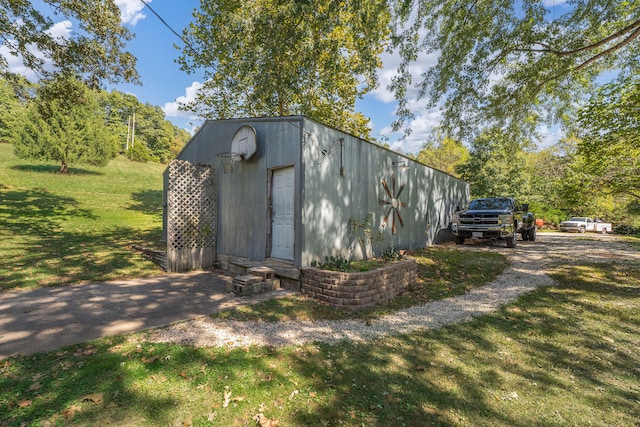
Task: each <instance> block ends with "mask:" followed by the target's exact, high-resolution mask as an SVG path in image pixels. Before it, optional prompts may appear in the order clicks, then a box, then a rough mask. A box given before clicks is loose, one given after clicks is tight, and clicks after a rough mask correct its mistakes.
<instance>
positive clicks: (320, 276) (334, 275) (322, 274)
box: [301, 258, 418, 310]
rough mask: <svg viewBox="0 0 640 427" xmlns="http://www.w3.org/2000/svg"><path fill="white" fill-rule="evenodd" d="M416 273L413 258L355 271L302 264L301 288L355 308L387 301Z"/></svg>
mask: <svg viewBox="0 0 640 427" xmlns="http://www.w3.org/2000/svg"><path fill="white" fill-rule="evenodd" d="M417 275H418V265H417V263H416V260H415V259H414V258H407V259H405V260H403V261H399V262H396V263H393V264H389V265H387V266H384V267H380V268H377V269H375V270H370V271H363V272H359V273H342V272H339V271H329V270H320V269H318V268H305V269H303V270H302V281H301V291H302V293H303V294H305V295H308V296H310V297H312V298H316V299H318V300H320V301H324V302H326V303H329V304H330V305H333V306H335V307H343V308H348V309H353V310H358V309H362V308H366V307H372V306H375V305H381V304H385V303H387V302H389V301H391V300H392V299H393V298H394V297H395V296H397V295H398V294H399V293H400V292H402V291H403V290H404V289H405V288H406V287H407V286H409V283H411V282H412V281H414V280H415V279H416V277H417Z"/></svg>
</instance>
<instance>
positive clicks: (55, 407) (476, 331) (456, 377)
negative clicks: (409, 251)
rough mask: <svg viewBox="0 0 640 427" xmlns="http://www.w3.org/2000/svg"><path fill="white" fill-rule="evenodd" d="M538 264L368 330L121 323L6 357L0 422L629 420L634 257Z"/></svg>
mask: <svg viewBox="0 0 640 427" xmlns="http://www.w3.org/2000/svg"><path fill="white" fill-rule="evenodd" d="M434 251H436V252H437V250H434ZM454 252H455V250H454ZM466 256H467V257H468V256H469V253H468V252H467V253H466ZM445 277H446V276H445ZM553 277H554V279H555V280H556V281H557V283H558V285H557V286H554V287H550V288H544V289H540V290H538V291H535V292H533V293H530V294H527V295H525V296H524V297H522V298H520V299H519V300H517V301H516V302H514V303H512V304H509V305H507V306H505V307H504V308H503V309H502V310H500V311H498V312H496V313H494V314H491V315H487V316H483V317H479V318H476V319H474V320H471V321H468V322H464V323H461V324H458V325H452V326H448V327H444V328H440V329H437V330H432V331H426V332H424V331H423V332H415V333H411V334H406V335H402V336H397V337H391V338H385V339H380V340H376V341H373V342H364V343H343V344H340V345H325V344H310V345H304V346H295V347H287V348H269V347H247V348H241V349H237V348H236V349H231V348H204V349H196V348H193V347H189V346H179V345H172V344H150V343H148V342H146V341H145V335H144V334H134V335H128V336H120V337H112V338H107V339H103V340H98V341H95V342H92V343H88V344H85V345H81V346H75V347H70V348H67V349H63V350H60V351H57V352H51V353H47V354H37V355H33V356H28V357H26V356H19V357H13V358H10V359H8V360H6V361H4V364H3V365H0V366H1V368H0V420H1V421H0V425H3V424H4V425H11V426H13V425H22V424H24V425H56V424H58V425H62V424H64V425H101V424H107V423H115V424H117V425H142V426H144V425H196V426H208V425H229V426H245V425H261V424H259V423H258V421H256V420H257V419H260V418H256V417H259V416H260V414H262V415H261V416H262V417H263V418H261V419H262V422H263V424H262V425H269V424H268V423H267V421H269V420H270V421H276V420H277V421H279V425H281V426H289V425H291V426H306V425H314V426H316V425H317V426H362V425H366V426H388V425H397V426H403V425H404V426H429V425H440V426H449V425H451V426H454V425H455V426H458V425H462V426H536V425H538V426H554V425H555V426H565V425H595V426H630V425H637V420H638V419H640V381H639V379H640V378H639V377H640V369H638V366H640V340H639V339H638V336H640V315H639V314H638V313H640V265H638V263H637V262H636V263H631V262H625V263H613V264H606V265H605V264H585V265H572V266H558V267H557V268H555V270H554V271H553ZM39 423H40V424H39ZM47 423H48V424H47Z"/></svg>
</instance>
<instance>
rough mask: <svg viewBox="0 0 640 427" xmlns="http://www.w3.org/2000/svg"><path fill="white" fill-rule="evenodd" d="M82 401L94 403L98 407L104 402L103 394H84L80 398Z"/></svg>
mask: <svg viewBox="0 0 640 427" xmlns="http://www.w3.org/2000/svg"><path fill="white" fill-rule="evenodd" d="M82 401H83V402H86V401H89V402H93V403H95V404H96V405H100V404H102V402H103V401H104V393H91V394H86V395H84V396H82Z"/></svg>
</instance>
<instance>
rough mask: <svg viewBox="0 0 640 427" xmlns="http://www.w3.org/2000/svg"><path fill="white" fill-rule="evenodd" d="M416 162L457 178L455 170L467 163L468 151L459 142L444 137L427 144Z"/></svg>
mask: <svg viewBox="0 0 640 427" xmlns="http://www.w3.org/2000/svg"><path fill="white" fill-rule="evenodd" d="M416 160H417V161H419V162H421V163H424V164H425V165H427V166H430V167H432V168H434V169H438V170H440V171H442V172H446V173H448V174H449V175H453V176H455V177H458V178H459V177H460V175H459V174H458V171H457V169H458V168H459V167H460V166H461V165H464V164H466V163H467V162H468V161H469V150H468V149H467V147H465V146H464V145H462V144H461V143H460V142H458V141H455V140H454V139H452V138H447V137H445V138H442V139H441V140H438V141H429V142H427V143H426V144H425V145H424V147H423V148H422V150H420V152H419V153H418V157H417V158H416Z"/></svg>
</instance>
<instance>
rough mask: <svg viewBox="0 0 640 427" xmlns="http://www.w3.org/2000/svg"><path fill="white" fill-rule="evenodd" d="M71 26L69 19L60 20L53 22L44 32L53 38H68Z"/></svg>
mask: <svg viewBox="0 0 640 427" xmlns="http://www.w3.org/2000/svg"><path fill="white" fill-rule="evenodd" d="M72 27H73V24H72V23H71V21H68V20H67V21H60V22H56V23H55V24H53V25H52V26H51V28H49V29H48V30H47V31H46V32H47V34H49V35H50V36H51V37H53V38H54V39H63V40H69V38H70V36H71V28H72Z"/></svg>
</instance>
